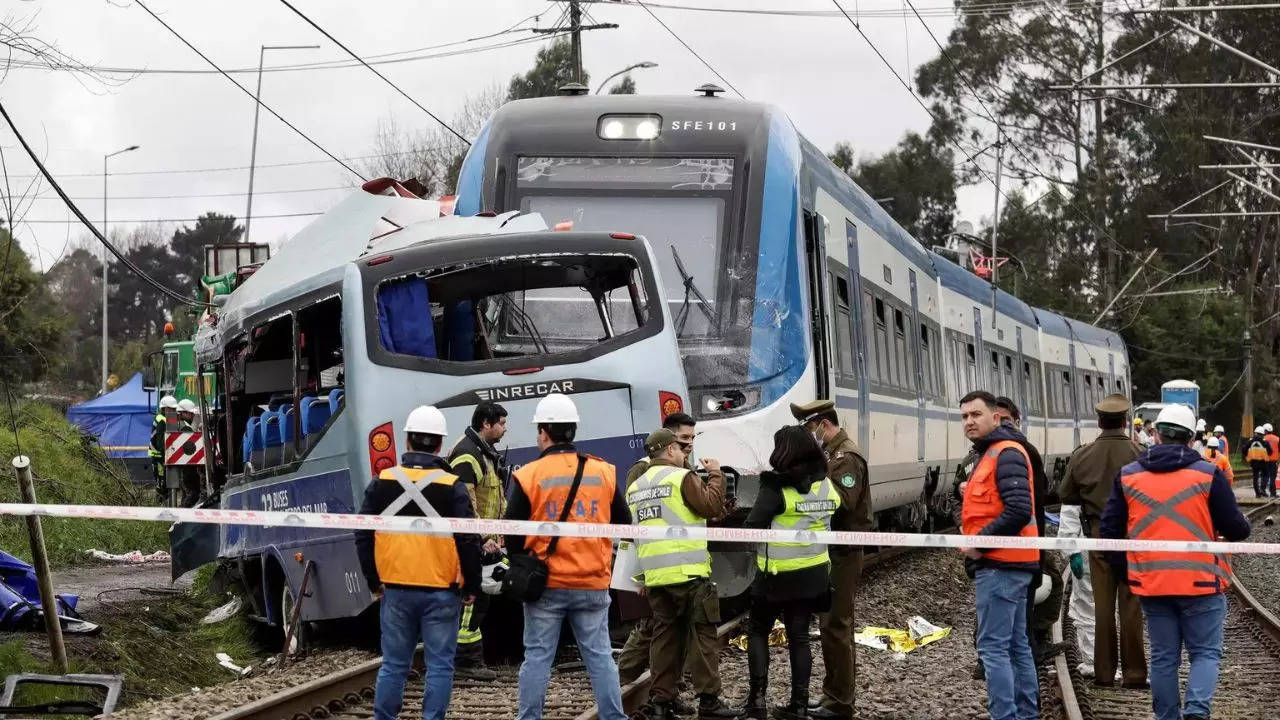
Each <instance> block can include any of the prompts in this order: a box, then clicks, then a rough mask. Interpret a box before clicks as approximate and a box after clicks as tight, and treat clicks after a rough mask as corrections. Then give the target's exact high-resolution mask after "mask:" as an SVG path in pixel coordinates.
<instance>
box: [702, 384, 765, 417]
mask: <svg viewBox="0 0 1280 720" xmlns="http://www.w3.org/2000/svg"><path fill="white" fill-rule="evenodd" d="M759 404H760V388H759V387H755V386H750V385H748V386H745V387H740V388H725V389H722V390H716V391H713V392H706V393H703V395H702V398H701V401H700V403H699V409H700V410H701V411H702V415H703V416H704V417H716V416H719V417H725V416H729V415H738V414H740V413H743V412H746V411H748V410H750V409H752V408H754V407H756V406H757V405H759Z"/></svg>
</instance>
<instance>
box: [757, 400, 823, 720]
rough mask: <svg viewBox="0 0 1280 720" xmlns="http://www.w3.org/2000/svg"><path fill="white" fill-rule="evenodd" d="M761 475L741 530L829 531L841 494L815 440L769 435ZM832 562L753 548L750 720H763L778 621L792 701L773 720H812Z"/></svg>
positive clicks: (815, 549)
mask: <svg viewBox="0 0 1280 720" xmlns="http://www.w3.org/2000/svg"><path fill="white" fill-rule="evenodd" d="M769 466H770V467H771V468H772V470H767V471H765V472H763V473H761V474H760V492H759V494H758V495H757V496H756V500H755V504H753V505H752V506H751V512H750V513H748V515H747V519H746V520H745V521H744V522H743V526H744V527H749V528H770V529H773V530H793V531H794V530H811V531H825V530H830V529H831V516H832V515H834V514H835V512H836V511H837V510H838V509H840V493H839V492H838V491H837V490H836V488H835V486H834V485H833V484H832V482H831V480H830V479H829V478H828V477H827V457H826V455H825V454H824V453H823V451H822V448H821V447H819V446H818V442H817V440H815V439H814V437H813V435H812V434H810V433H809V432H808V431H807V430H805V429H804V428H803V427H801V426H799V425H787V426H785V427H783V428H781V429H779V430H778V431H777V432H775V433H774V434H773V453H772V454H770V456H769ZM830 566H831V558H830V556H829V555H828V554H827V546H826V545H825V544H822V543H816V542H769V543H764V544H762V545H760V546H759V547H757V548H756V568H757V569H758V570H759V572H757V573H756V579H755V582H754V583H753V584H752V586H751V591H750V592H751V608H750V611H749V613H750V614H749V616H748V618H747V669H748V681H749V684H748V694H747V705H746V707H745V708H744V709H743V712H744V716H745V717H748V718H757V719H759V718H765V717H767V716H768V714H769V712H768V708H767V706H766V703H765V694H766V690H767V688H768V684H769V633H770V632H771V631H772V630H773V624H774V622H775V621H776V620H777V619H778V618H779V617H781V618H782V625H783V627H784V628H785V629H786V635H787V652H788V654H789V660H790V663H791V695H790V701H789V702H788V703H787V704H785V705H780V706H777V707H774V708H773V713H772V716H773V717H774V718H775V720H806V719H807V718H808V717H809V676H810V674H811V673H812V671H813V654H812V651H811V650H810V647H809V626H810V625H811V624H812V622H813V616H814V615H815V614H816V613H821V612H827V611H828V610H830V609H831V588H830V581H831V576H830Z"/></svg>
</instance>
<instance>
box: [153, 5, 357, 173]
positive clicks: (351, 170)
mask: <svg viewBox="0 0 1280 720" xmlns="http://www.w3.org/2000/svg"><path fill="white" fill-rule="evenodd" d="M135 3H136V4H137V6H138V7H140V8H142V9H143V10H145V11H146V13H147V14H148V15H150V16H151V17H152V18H154V19H155V21H156V22H158V23H160V24H161V25H163V26H164V29H165V30H168V31H169V32H170V33H172V34H173V36H174V37H176V38H178V40H180V41H181V42H182V44H183V45H186V46H187V47H189V48H191V51H192V52H194V53H195V54H197V55H199V56H200V58H201V59H203V60H204V61H205V62H207V63H209V65H210V66H212V67H213V69H214V70H217V71H218V73H219V74H220V75H222V76H223V77H225V78H226V79H227V80H229V81H231V84H232V85H235V86H236V87H237V88H239V89H240V92H243V93H244V94H245V95H248V96H249V97H251V98H253V101H254V102H256V103H257V104H258V105H259V106H260V107H261V108H262V109H263V110H266V111H267V112H269V113H271V114H272V115H273V116H275V118H276V119H277V120H279V121H280V122H282V123H284V124H285V125H287V126H288V127H289V129H290V130H293V131H294V132H296V133H298V135H301V136H302V138H303V139H305V140H306V141H307V142H309V143H311V144H312V145H314V146H315V148H316V149H317V150H319V151H320V152H322V153H324V154H325V155H328V156H329V159H330V160H333V161H334V162H336V163H338V164H339V165H341V166H342V167H344V168H346V170H347V172H349V173H351V174H352V175H355V176H356V177H358V178H360V179H361V180H362V181H363V180H367V179H368V178H366V177H365V176H364V175H361V174H360V173H359V172H358V171H356V169H355V168H353V167H351V166H350V165H348V164H346V163H345V162H343V161H342V160H341V159H340V158H339V157H338V156H337V155H334V154H333V153H331V152H329V151H328V150H327V149H326V148H325V147H324V146H323V145H321V144H320V143H318V142H316V141H315V140H313V139H312V138H311V136H310V135H308V134H306V133H304V132H302V131H301V130H299V129H298V127H297V126H296V125H294V124H293V123H291V122H289V121H288V120H285V119H284V116H282V115H281V114H280V113H278V112H276V111H275V110H274V109H272V108H271V106H270V105H267V104H266V103H264V102H262V100H261V99H260V98H259V97H258V96H257V95H255V94H254V93H252V92H250V90H249V88H247V87H245V86H243V85H241V84H240V83H239V82H238V81H237V80H236V79H235V78H233V77H231V76H230V75H228V74H227V73H226V71H225V70H223V69H222V68H221V67H219V66H218V64H217V63H215V62H214V61H213V60H212V59H210V58H209V56H208V55H205V54H204V53H202V52H200V49H199V48H197V47H196V46H195V45H192V44H191V43H190V42H189V41H188V40H187V39H186V38H185V37H183V36H182V34H181V33H179V32H178V31H177V30H174V29H173V27H172V26H170V25H169V23H167V22H165V21H164V20H163V19H161V18H160V16H159V15H157V14H155V13H154V12H152V10H151V8H149V7H147V5H146V3H144V2H143V1H142V0H135Z"/></svg>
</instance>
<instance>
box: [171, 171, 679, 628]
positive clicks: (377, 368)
mask: <svg viewBox="0 0 1280 720" xmlns="http://www.w3.org/2000/svg"><path fill="white" fill-rule="evenodd" d="M661 285H662V280H661V278H660V277H659V275H658V263H657V261H656V259H655V258H654V256H653V253H652V251H651V250H650V249H649V246H648V244H647V243H646V242H645V240H644V239H643V238H639V237H636V236H633V235H629V234H626V233H621V232H612V233H611V232H549V231H547V228H546V224H545V223H544V222H543V220H542V218H541V217H540V216H539V215H536V214H524V213H516V212H512V213H506V214H503V215H498V216H491V217H445V218H441V217H440V211H439V204H438V203H436V202H434V201H429V200H422V199H419V198H417V197H416V196H413V195H412V194H411V193H409V192H408V191H407V190H404V188H402V187H401V186H400V185H398V184H397V183H394V182H392V181H389V180H381V181H373V182H370V183H367V184H366V185H365V186H364V188H363V190H362V191H360V192H356V193H353V194H352V195H351V196H350V197H348V198H347V199H346V200H345V201H343V202H342V203H340V204H339V205H338V206H337V207H335V208H334V209H333V210H331V211H329V212H328V213H326V214H325V215H323V216H322V217H320V218H319V219H317V220H316V221H315V222H314V223H312V224H311V225H309V226H308V227H307V228H305V229H304V230H302V231H301V232H300V233H299V234H298V235H297V236H295V237H294V238H293V239H292V240H290V241H289V242H287V243H285V244H284V245H283V246H282V247H281V248H280V249H279V251H278V252H277V253H276V254H275V256H274V257H272V258H271V259H270V260H269V261H267V262H266V263H265V264H263V265H262V266H261V268H259V269H258V270H257V271H256V272H255V273H254V274H253V275H252V276H250V277H249V278H248V279H247V280H246V281H245V282H244V284H243V285H241V286H240V287H238V288H236V290H235V291H234V292H233V293H232V294H231V295H229V296H227V299H226V300H225V302H223V303H222V306H221V307H219V308H217V309H216V311H215V312H213V313H212V314H211V317H210V318H209V320H208V321H207V322H205V323H204V324H203V325H202V327H201V329H200V331H199V332H198V333H197V336H196V341H195V343H196V353H197V358H198V360H199V367H200V372H202V373H211V374H213V375H215V376H216V377H217V383H216V387H217V388H218V389H219V392H220V395H219V398H218V402H217V406H216V408H215V409H214V410H213V413H214V417H213V418H212V421H211V422H207V423H206V424H205V425H206V428H207V430H206V432H207V433H208V436H207V442H211V443H216V444H217V447H218V452H217V453H216V460H215V461H214V463H215V465H216V467H215V468H214V473H215V474H216V475H217V476H218V477H219V478H221V479H222V483H223V485H222V489H221V494H220V499H219V501H218V502H219V506H220V507H222V508H224V509H228V510H276V511H296V512H339V513H349V512H355V511H357V510H358V509H359V505H360V500H361V498H362V496H363V493H364V489H365V486H366V485H367V484H368V483H369V482H370V481H371V480H372V479H373V478H375V477H376V476H377V475H378V474H379V473H380V472H381V471H382V470H383V469H385V468H387V467H390V466H391V465H393V464H396V463H398V462H399V455H398V453H399V451H400V450H402V449H403V448H404V447H405V439H404V433H403V428H402V426H403V422H404V418H405V417H406V416H407V415H408V413H409V411H410V410H412V409H413V408H414V407H416V406H418V405H427V404H430V405H435V406H437V407H439V408H440V409H441V410H442V411H443V412H444V414H445V416H446V418H447V420H448V427H449V430H450V433H451V435H450V437H448V438H446V440H445V443H446V445H445V446H446V447H451V446H452V444H453V443H454V442H455V441H456V440H457V439H458V437H459V436H460V435H461V433H462V432H463V430H464V428H466V427H467V425H468V424H469V423H470V420H471V413H472V410H473V409H474V407H475V405H476V404H477V403H479V402H481V401H482V400H496V401H499V402H501V403H502V404H503V406H504V407H505V408H506V409H507V410H508V412H509V413H510V414H509V424H508V428H509V429H508V433H507V436H506V438H505V439H504V442H503V443H502V444H503V445H505V448H506V451H507V456H508V460H509V462H510V463H511V464H512V465H513V466H519V465H520V464H521V463H523V462H527V461H528V460H530V459H532V458H533V457H536V452H537V450H536V447H535V432H534V426H533V424H532V423H531V418H532V414H533V408H534V406H535V405H536V403H537V401H538V399H540V398H542V397H544V396H546V395H547V394H548V393H551V392H560V393H564V394H567V395H569V396H570V397H572V398H573V400H574V402H575V403H576V404H577V406H578V409H579V412H580V413H581V415H582V423H581V425H580V427H579V432H578V439H577V445H578V447H579V448H581V449H582V450H583V451H585V452H588V453H592V454H595V455H598V456H600V457H603V458H605V459H607V460H609V461H611V462H613V463H615V464H617V465H619V466H620V467H621V470H620V472H625V469H626V467H627V466H628V464H629V463H630V462H631V461H632V460H634V458H635V457H636V455H637V453H638V452H641V451H642V450H641V448H642V445H643V441H644V437H645V435H646V434H647V433H648V432H650V431H651V430H652V429H653V428H655V427H657V426H659V424H660V423H661V422H662V420H663V417H664V415H665V414H670V413H672V412H677V411H679V410H682V409H683V408H684V403H685V399H686V397H687V389H686V387H685V382H684V374H683V371H682V369H681V367H680V361H679V354H678V351H677V349H676V340H675V329H674V324H673V322H672V320H671V317H670V314H669V312H668V310H667V306H666V305H665V304H664V303H662V302H654V301H653V299H654V298H658V297H661V295H660V287H661ZM624 350H625V352H623V351H624ZM214 426H216V431H215V430H213V429H211V428H213V427H214ZM187 530H193V529H191V528H187ZM182 531H183V529H182V528H181V526H179V527H178V528H175V537H177V535H180V534H181V533H182ZM194 532H195V533H196V534H195V535H188V536H187V537H186V539H185V541H184V542H182V543H179V542H175V543H174V545H175V554H174V568H173V572H174V574H175V576H177V575H179V574H181V573H182V572H185V571H186V570H188V569H190V568H192V567H194V566H196V565H199V564H202V563H204V562H208V561H210V560H213V559H215V558H216V560H217V561H218V562H219V563H220V565H221V570H222V572H223V573H224V577H225V579H229V580H231V581H233V583H234V584H236V585H239V586H241V587H243V588H244V590H245V593H244V594H245V600H246V602H247V604H248V605H249V606H250V608H251V612H252V613H253V614H254V615H255V616H256V617H257V619H259V620H262V621H265V622H267V623H270V624H271V625H275V626H280V627H282V626H284V625H285V624H286V623H287V622H288V621H289V619H290V618H291V617H292V613H293V609H294V607H295V606H297V605H298V599H299V598H300V597H304V598H305V600H304V601H303V602H302V603H301V608H300V618H301V621H302V623H300V628H301V629H302V630H303V631H305V629H306V627H307V626H306V623H309V622H312V621H321V620H328V619H337V618H345V617H352V616H355V615H358V614H360V613H361V612H362V611H363V610H364V609H365V608H366V607H368V606H369V605H370V603H371V602H372V599H371V597H370V594H369V592H368V589H367V588H366V587H365V582H364V578H363V575H362V574H361V571H360V565H359V561H358V559H357V556H356V550H355V545H354V542H353V535H352V531H348V530H327V529H306V528H294V527H258V526H225V527H216V526H203V528H202V529H194ZM215 535H216V537H214V536H215ZM197 536H199V537H200V538H201V539H196V537H197ZM179 550H181V551H179ZM304 584H305V587H306V588H307V589H306V591H305V592H302V591H301V588H303V587H304ZM302 642H305V638H304V639H299V640H298V641H297V643H295V645H296V644H300V643H302Z"/></svg>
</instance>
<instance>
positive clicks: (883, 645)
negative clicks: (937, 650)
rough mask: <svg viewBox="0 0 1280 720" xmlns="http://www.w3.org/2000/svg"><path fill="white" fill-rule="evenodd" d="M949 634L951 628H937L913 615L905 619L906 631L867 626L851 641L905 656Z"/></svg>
mask: <svg viewBox="0 0 1280 720" xmlns="http://www.w3.org/2000/svg"><path fill="white" fill-rule="evenodd" d="M950 634H951V628H949V627H946V628H942V627H938V626H937V625H934V624H933V623H931V622H929V621H928V620H925V619H924V618H922V617H920V616H919V615H913V616H911V617H910V618H908V619H907V629H906V630H898V629H895V628H882V627H873V626H871V625H868V626H867V627H864V628H862V630H860V631H859V632H858V633H857V634H855V635H854V636H853V639H854V641H855V642H857V643H858V644H859V645H864V646H866V647H869V648H874V649H876V650H892V651H893V652H895V653H903V654H905V653H909V652H911V651H912V650H915V649H916V648H921V647H924V646H925V645H928V644H929V643H933V642H937V641H939V640H941V639H943V638H945V637H946V636H948V635H950Z"/></svg>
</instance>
